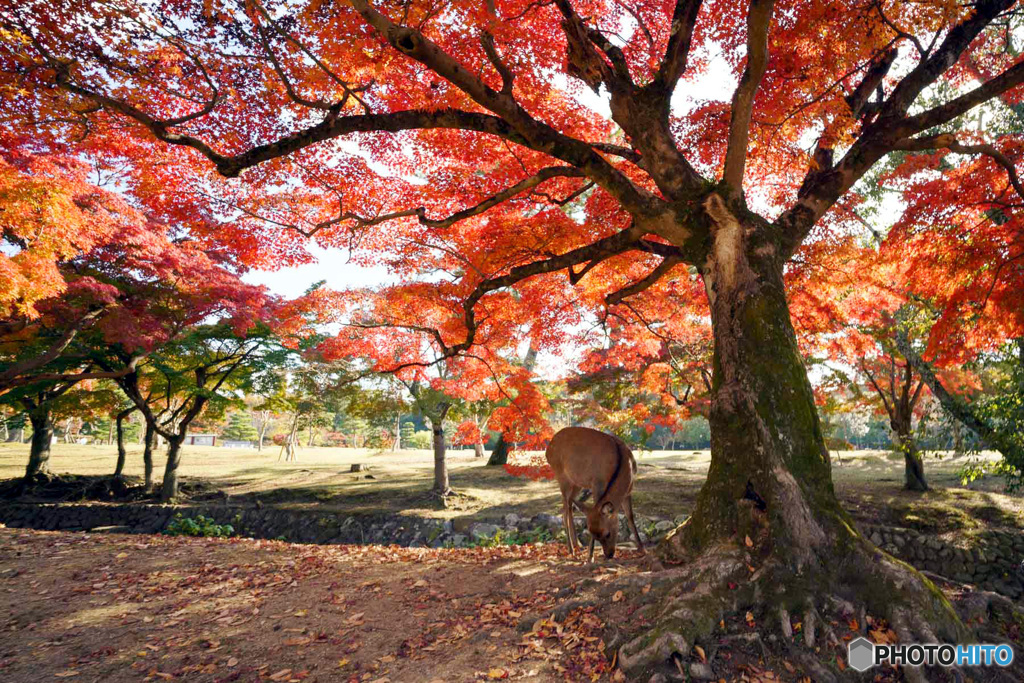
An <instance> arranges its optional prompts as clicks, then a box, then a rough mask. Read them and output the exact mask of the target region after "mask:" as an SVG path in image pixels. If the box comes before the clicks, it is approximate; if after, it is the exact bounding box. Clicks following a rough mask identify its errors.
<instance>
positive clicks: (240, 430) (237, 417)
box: [222, 412, 259, 442]
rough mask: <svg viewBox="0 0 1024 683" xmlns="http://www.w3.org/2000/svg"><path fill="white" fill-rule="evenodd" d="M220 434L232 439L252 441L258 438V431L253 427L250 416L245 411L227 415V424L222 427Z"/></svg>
mask: <svg viewBox="0 0 1024 683" xmlns="http://www.w3.org/2000/svg"><path fill="white" fill-rule="evenodd" d="M222 436H223V437H224V438H225V439H231V440H233V441H253V442H255V441H256V440H257V439H258V438H259V433H258V432H257V431H256V428H255V427H253V424H252V418H251V417H250V416H249V415H247V414H246V413H242V412H233V413H230V414H229V415H228V426H227V427H226V428H225V429H224V431H223V433H222Z"/></svg>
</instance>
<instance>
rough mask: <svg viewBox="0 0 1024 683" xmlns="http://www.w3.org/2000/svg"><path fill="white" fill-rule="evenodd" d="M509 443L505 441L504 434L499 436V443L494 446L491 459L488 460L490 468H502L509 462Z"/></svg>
mask: <svg viewBox="0 0 1024 683" xmlns="http://www.w3.org/2000/svg"><path fill="white" fill-rule="evenodd" d="M508 450H509V446H508V441H505V434H504V433H502V434H500V435H499V436H498V442H497V443H496V444H494V450H493V451H491V457H490V458H488V459H487V466H488V467H500V466H502V465H504V464H506V463H507V462H508Z"/></svg>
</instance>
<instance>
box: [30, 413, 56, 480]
mask: <svg viewBox="0 0 1024 683" xmlns="http://www.w3.org/2000/svg"><path fill="white" fill-rule="evenodd" d="M28 419H29V421H30V422H31V423H32V445H31V446H30V447H29V453H28V466H27V467H26V468H25V478H26V479H31V478H33V477H35V476H38V475H41V474H49V472H50V444H51V443H53V416H52V414H51V411H50V405H49V403H47V402H41V403H40V404H39V405H37V406H35V407H34V408H32V409H31V410H29V411H28Z"/></svg>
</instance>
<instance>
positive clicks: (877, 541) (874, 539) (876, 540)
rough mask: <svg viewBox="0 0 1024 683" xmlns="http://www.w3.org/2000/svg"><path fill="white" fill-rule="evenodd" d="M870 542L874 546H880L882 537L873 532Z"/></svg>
mask: <svg viewBox="0 0 1024 683" xmlns="http://www.w3.org/2000/svg"><path fill="white" fill-rule="evenodd" d="M871 542H872V543H874V544H875V545H882V535H881V534H880V533H878V532H877V531H875V532H874V533H872V534H871Z"/></svg>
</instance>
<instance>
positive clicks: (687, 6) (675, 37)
mask: <svg viewBox="0 0 1024 683" xmlns="http://www.w3.org/2000/svg"><path fill="white" fill-rule="evenodd" d="M700 6H701V0H677V2H676V7H675V10H673V12H672V28H671V29H670V30H671V33H670V34H669V38H668V48H667V49H666V50H665V58H664V59H663V60H662V62H661V65H660V66H659V67H658V73H657V74H655V76H654V80H653V81H652V82H651V84H650V85H648V86H647V87H648V88H652V89H655V90H667V91H668V93H667V94H668V96H669V97H671V95H672V91H673V90H674V89H675V85H676V82H677V81H678V80H679V77H680V76H682V75H683V72H684V71H685V70H686V61H687V59H688V58H689V56H690V44H691V43H692V41H693V27H694V26H695V25H696V24H697V14H698V13H699V12H700Z"/></svg>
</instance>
